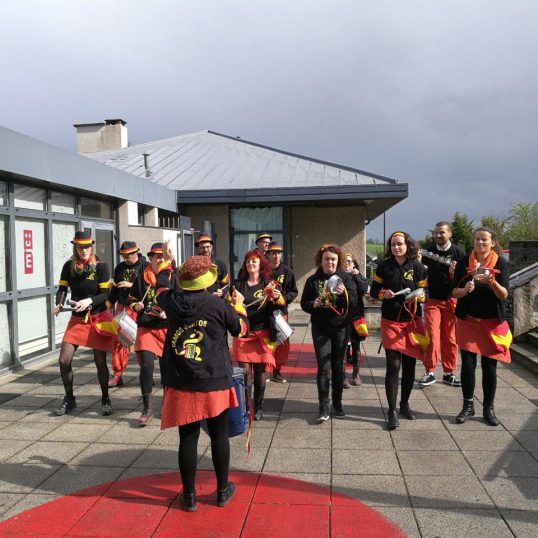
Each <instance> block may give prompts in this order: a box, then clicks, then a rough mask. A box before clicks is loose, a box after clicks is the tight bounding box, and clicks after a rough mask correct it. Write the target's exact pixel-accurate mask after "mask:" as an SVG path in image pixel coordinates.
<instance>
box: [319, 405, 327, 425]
mask: <svg viewBox="0 0 538 538" xmlns="http://www.w3.org/2000/svg"><path fill="white" fill-rule="evenodd" d="M326 420H329V404H321V405H320V406H319V416H318V418H317V421H318V423H320V424H321V423H322V422H325V421H326Z"/></svg>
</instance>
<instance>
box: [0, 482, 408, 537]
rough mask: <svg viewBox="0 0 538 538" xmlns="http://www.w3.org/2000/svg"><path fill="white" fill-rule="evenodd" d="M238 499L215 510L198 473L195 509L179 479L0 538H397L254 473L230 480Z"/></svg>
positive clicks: (367, 516)
mask: <svg viewBox="0 0 538 538" xmlns="http://www.w3.org/2000/svg"><path fill="white" fill-rule="evenodd" d="M230 478H231V479H232V480H233V481H234V482H235V483H236V484H237V494H236V495H235V497H234V498H233V499H232V501H231V502H230V504H229V505H228V506H227V507H225V508H219V507H217V506H216V503H215V496H216V493H215V487H216V485H215V478H214V474H213V472H211V471H199V472H198V474H197V480H196V484H197V486H196V487H197V500H198V510H197V511H196V512H193V513H187V512H183V511H182V510H181V509H180V506H179V501H178V499H177V496H178V492H179V489H180V484H179V476H178V473H165V474H156V475H148V476H141V477H137V478H131V479H127V480H120V481H117V482H111V483H108V484H102V485H100V486H97V487H95V488H90V489H86V490H83V491H80V492H77V493H75V494H72V495H68V496H65V497H62V498H60V499H56V500H54V501H51V502H49V503H46V504H43V505H41V506H38V507H36V508H33V509H32V510H28V511H26V512H23V513H21V514H18V515H16V516H14V517H12V518H11V519H8V520H6V521H4V522H2V523H0V536H42V537H43V536H48V537H52V536H54V537H58V536H93V537H120V536H122V537H129V538H136V537H140V538H142V537H144V538H145V537H148V536H152V537H165V536H166V537H168V536H169V537H178V536H189V537H192V538H202V537H210V536H215V537H217V536H218V537H219V538H225V537H239V536H241V537H255V538H262V537H270V536H271V537H272V536H285V537H294V536H301V537H303V536H304V537H308V538H314V537H323V538H329V537H338V538H340V537H347V536H357V537H358V536H360V537H384V538H391V537H403V536H405V535H404V534H403V532H402V531H400V530H399V529H398V528H397V527H396V526H394V525H393V524H392V523H390V522H388V521H387V520H386V519H384V518H383V517H382V516H381V515H380V514H379V513H377V512H376V511H374V510H372V509H371V508H368V507H367V506H365V505H364V504H362V503H360V502H358V501H355V500H353V499H351V498H350V497H346V496H344V495H340V494H333V495H332V498H331V493H330V490H329V489H328V488H325V487H322V486H317V485H315V484H310V483H307V482H301V481H298V480H290V479H288V478H280V477H277V476H273V475H265V474H264V475H260V474H259V473H247V472H239V473H231V476H230Z"/></svg>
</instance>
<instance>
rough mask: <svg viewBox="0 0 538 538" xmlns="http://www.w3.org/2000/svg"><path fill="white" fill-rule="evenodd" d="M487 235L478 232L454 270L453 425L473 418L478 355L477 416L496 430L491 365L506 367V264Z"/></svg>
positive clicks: (492, 235) (494, 373) (493, 239)
mask: <svg viewBox="0 0 538 538" xmlns="http://www.w3.org/2000/svg"><path fill="white" fill-rule="evenodd" d="M500 253H501V247H500V246H499V242H498V240H497V236H496V234H495V232H494V231H493V230H491V229H490V228H486V227H481V228H478V229H477V230H476V231H475V234H474V248H473V250H472V252H471V253H470V254H469V255H468V256H465V258H463V259H462V260H460V261H459V262H458V264H457V265H456V270H455V271H454V280H453V286H454V288H453V290H452V296H453V297H454V298H456V299H457V300H458V303H457V305H456V317H457V319H456V337H457V340H458V346H459V348H460V351H461V388H462V392H463V408H462V410H461V412H460V414H459V415H458V416H457V417H456V422H458V423H459V424H463V423H464V422H465V421H466V420H467V419H468V418H469V417H472V416H474V414H475V411H474V388H475V370H476V358H477V355H478V354H480V355H481V360H480V362H481V366H482V389H483V392H484V400H483V416H484V420H485V421H486V423H487V424H489V425H490V426H498V425H499V420H498V419H497V417H496V415H495V409H494V401H495V392H496V389H497V361H501V362H504V363H507V364H510V360H511V359H510V343H511V341H512V335H511V333H510V328H509V327H508V323H507V321H506V299H507V298H508V288H509V280H510V270H509V265H508V262H507V261H506V260H505V259H504V258H503V257H502V256H500Z"/></svg>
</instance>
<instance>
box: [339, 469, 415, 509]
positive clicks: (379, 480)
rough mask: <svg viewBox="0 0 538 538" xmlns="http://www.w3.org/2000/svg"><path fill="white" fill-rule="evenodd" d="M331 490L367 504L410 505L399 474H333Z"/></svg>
mask: <svg viewBox="0 0 538 538" xmlns="http://www.w3.org/2000/svg"><path fill="white" fill-rule="evenodd" d="M332 490H333V491H334V492H336V493H342V494H343V495H347V496H348V497H351V498H352V499H356V500H358V501H360V502H362V503H364V504H366V505H367V506H392V507H400V508H402V507H404V508H405V507H410V506H411V504H410V501H409V496H408V494H407V489H406V487H405V484H404V479H403V477H401V476H388V475H385V476H384V475H348V474H345V475H338V474H333V486H332Z"/></svg>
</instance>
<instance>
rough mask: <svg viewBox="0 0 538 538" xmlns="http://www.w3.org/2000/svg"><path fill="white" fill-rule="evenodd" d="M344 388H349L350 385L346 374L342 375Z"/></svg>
mask: <svg viewBox="0 0 538 538" xmlns="http://www.w3.org/2000/svg"><path fill="white" fill-rule="evenodd" d="M343 386H344V388H345V389H349V387H350V385H349V380H348V378H347V376H345V375H344V385H343Z"/></svg>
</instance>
